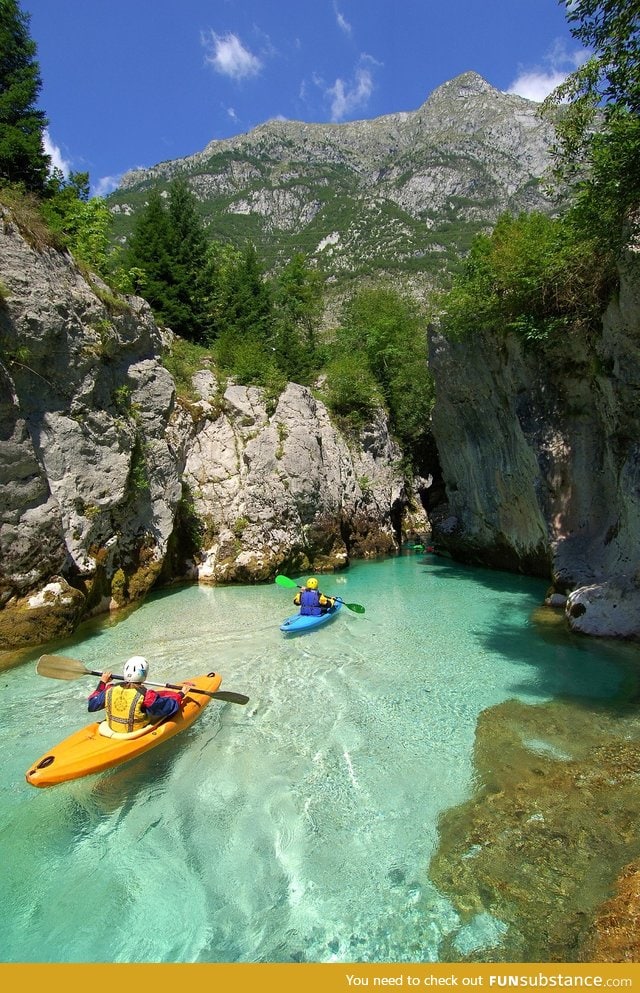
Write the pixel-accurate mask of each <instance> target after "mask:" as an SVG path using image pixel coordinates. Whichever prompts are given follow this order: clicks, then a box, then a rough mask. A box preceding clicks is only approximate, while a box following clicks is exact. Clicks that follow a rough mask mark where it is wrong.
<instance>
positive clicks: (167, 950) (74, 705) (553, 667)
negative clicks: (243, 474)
mask: <svg viewBox="0 0 640 993" xmlns="http://www.w3.org/2000/svg"><path fill="white" fill-rule="evenodd" d="M293 578H295V579H297V581H300V578H299V577H293ZM320 585H321V589H323V591H325V592H326V593H329V594H332V593H333V594H336V595H339V596H341V597H343V598H344V599H345V600H346V601H347V602H356V603H360V604H362V605H364V606H365V608H366V613H365V614H364V615H361V614H357V613H354V612H352V611H349V610H348V609H346V608H343V609H342V611H340V613H339V614H338V615H337V616H336V617H335V619H334V620H332V621H331V622H330V623H329V624H326V625H325V626H323V627H322V628H320V629H318V630H316V631H314V632H311V633H307V634H304V635H300V636H296V637H286V636H285V635H283V634H282V633H281V632H280V631H279V628H278V624H279V622H280V621H281V620H283V619H284V618H285V617H286V616H287V615H289V614H291V613H293V612H294V610H295V608H294V607H293V604H292V592H291V591H288V590H283V589H282V588H280V587H278V586H276V585H264V586H245V587H216V588H209V587H196V586H189V587H184V588H178V589H173V590H171V591H163V592H161V593H157V594H154V595H153V596H151V597H150V598H149V599H148V600H147V601H146V602H145V603H144V604H143V605H142V606H141V607H139V608H138V609H137V610H135V611H133V612H131V613H130V614H129V615H128V616H127V617H125V618H123V619H121V620H118V621H110V622H104V621H102V622H100V623H97V622H96V623H93V622H92V623H91V624H90V625H88V626H85V627H83V628H82V630H81V631H79V632H77V634H76V636H74V637H73V638H69V639H67V640H65V641H60V642H57V643H55V644H50V645H47V646H40V648H39V649H38V651H36V652H33V653H31V654H29V655H25V654H23V655H22V656H21V657H20V658H19V659H18V657H17V656H14V657H11V656H6V657H5V659H4V662H3V665H4V668H3V670H2V671H1V672H0V677H2V695H1V696H0V708H1V716H0V754H1V755H2V774H1V777H0V842H1V845H2V854H3V871H2V874H1V879H0V907H1V918H0V919H1V922H2V927H1V929H0V960H2V961H4V962H47V963H53V962H305V961H307V962H332V961H333V962H383V961H386V962H424V961H438V960H439V956H440V947H441V942H442V940H443V937H444V936H447V935H448V936H449V937H451V935H452V934H454V935H456V940H457V941H459V946H460V948H464V947H471V948H474V947H475V948H481V947H485V946H489V947H490V946H491V943H492V942H495V941H496V940H498V939H499V936H500V934H501V932H502V930H504V924H503V922H501V921H499V920H497V919H494V918H492V917H490V916H489V915H486V914H485V915H479V916H478V917H477V918H476V919H474V920H472V921H467V922H464V923H463V922H462V921H461V920H460V919H459V917H458V915H457V913H456V911H455V909H454V908H453V906H452V905H451V903H450V902H449V900H448V899H447V898H446V896H445V895H443V894H441V893H439V892H438V891H437V889H436V888H435V887H434V885H433V884H432V883H431V882H430V880H429V875H428V867H429V860H430V858H431V856H432V854H433V852H434V849H435V847H436V846H437V843H438V817H439V815H440V814H441V813H442V812H443V811H444V810H446V809H447V808H449V807H451V806H454V805H457V804H459V803H461V802H462V801H464V800H465V799H467V798H468V797H469V796H470V795H471V793H472V792H473V789H474V766H473V745H474V731H475V726H476V721H477V718H478V715H479V714H480V712H481V711H483V710H484V709H485V708H487V707H491V706H493V705H495V704H498V703H501V702H502V701H504V700H507V699H510V698H517V699H519V700H522V701H524V702H527V703H539V702H543V701H548V700H551V699H553V698H555V697H557V696H564V697H575V698H579V699H581V700H582V701H584V702H585V703H586V704H587V705H588V701H589V700H594V701H603V700H606V699H607V698H613V697H615V695H616V694H617V693H618V691H619V688H620V685H621V681H622V680H623V678H624V672H623V668H624V667H623V666H621V665H620V664H619V659H618V657H617V654H616V651H615V650H614V647H612V646H611V645H604V644H602V643H599V642H598V641H597V640H595V639H585V638H577V637H575V636H571V635H570V634H568V633H565V634H563V635H562V636H558V637H556V638H555V639H552V640H550V639H548V638H544V637H542V636H541V634H540V632H539V630H538V629H537V627H536V625H535V624H534V623H533V621H532V612H533V611H534V610H535V609H536V608H538V607H539V605H540V604H541V602H542V600H543V597H544V591H545V588H546V585H547V584H546V583H543V582H541V581H537V580H534V579H530V578H525V577H519V576H514V575H510V574H505V573H499V572H490V571H485V570H480V569H470V568H465V567H462V566H458V565H455V564H453V563H451V562H450V561H448V560H446V559H441V558H436V557H433V556H429V555H425V556H421V555H415V554H413V555H405V556H401V557H398V558H393V559H387V560H384V561H381V562H373V563H365V562H358V563H355V564H354V565H352V566H351V567H350V568H349V569H348V570H347V571H346V572H344V573H342V574H338V575H330V576H324V577H321V583H320ZM45 651H46V652H54V653H59V654H64V655H68V656H72V657H74V658H77V659H81V660H82V661H83V662H84V663H85V665H86V666H87V667H88V668H90V669H96V670H102V669H103V668H106V667H108V668H110V669H111V670H113V671H114V672H121V671H122V665H123V663H124V661H125V660H126V658H127V657H128V656H129V655H131V654H138V653H141V654H144V655H146V656H147V657H148V658H149V660H150V662H151V672H150V676H149V678H150V679H152V680H156V681H162V682H164V681H170V682H180V681H181V680H183V679H185V678H187V677H189V676H191V675H197V674H199V673H202V672H207V671H211V670H215V671H218V672H220V673H222V675H223V684H222V688H223V689H228V690H236V691H238V692H240V693H246V694H247V695H248V696H249V697H250V702H249V703H248V704H247V705H246V706H239V705H236V704H232V703H219V702H217V701H212V702H211V704H209V706H208V707H207V708H206V710H205V711H204V712H203V714H202V716H201V717H200V718H199V719H198V720H197V721H196V722H195V724H193V725H192V727H190V728H189V729H188V730H187V731H185V732H184V733H183V734H182V735H180V736H179V737H177V738H174V739H173V740H171V741H169V742H167V743H165V744H163V745H161V746H160V747H159V748H157V749H155V750H154V751H152V752H150V753H148V754H147V755H144V756H141V757H140V758H138V759H136V760H134V761H132V762H130V763H128V764H125V765H123V766H121V767H119V768H116V769H114V770H111V771H109V772H106V773H103V774H101V775H97V776H92V777H87V778H85V779H80V780H77V781H75V782H72V783H68V784H62V785H59V786H56V787H54V788H51V789H44V790H42V789H34V788H33V787H31V786H29V785H28V784H27V783H26V782H25V779H24V774H25V772H26V770H27V769H28V768H29V767H30V766H31V764H32V763H33V762H34V760H35V759H37V758H38V757H39V756H40V755H43V754H44V753H45V752H46V750H47V749H48V748H49V747H50V746H52V745H53V744H55V743H56V742H58V741H60V740H61V739H62V738H64V737H65V736H67V735H68V734H70V733H71V732H72V731H74V730H76V729H77V728H78V727H80V726H82V725H83V724H86V723H89V721H90V720H91V719H92V718H91V717H90V716H89V715H88V714H87V713H86V697H87V695H88V694H89V693H90V692H91V690H92V689H93V688H94V686H95V685H96V682H97V680H96V679H95V678H94V677H91V676H86V677H82V678H80V679H78V680H77V681H74V682H63V681H58V680H51V679H45V678H43V677H41V676H38V675H37V674H36V672H35V661H36V659H37V657H38V655H40V654H41V653H42V652H45Z"/></svg>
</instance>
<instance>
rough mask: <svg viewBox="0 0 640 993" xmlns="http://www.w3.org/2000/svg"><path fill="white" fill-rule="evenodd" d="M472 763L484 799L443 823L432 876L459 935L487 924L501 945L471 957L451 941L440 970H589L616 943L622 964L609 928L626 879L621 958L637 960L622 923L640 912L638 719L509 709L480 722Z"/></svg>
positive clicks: (566, 703) (628, 713)
mask: <svg viewBox="0 0 640 993" xmlns="http://www.w3.org/2000/svg"><path fill="white" fill-rule="evenodd" d="M475 759H476V768H477V777H478V778H477V783H478V789H477V792H476V794H475V795H474V796H473V797H472V798H471V799H470V800H468V801H467V802H466V803H463V804H462V805H460V806H459V807H457V808H454V809H452V810H449V811H447V812H445V813H444V814H443V816H442V818H441V821H440V825H439V835H440V841H439V846H438V850H437V851H436V853H435V854H434V857H433V859H432V862H431V866H430V875H431V878H432V879H433V881H434V882H435V884H436V885H437V886H438V888H439V889H440V890H442V891H443V892H444V893H445V894H447V895H448V896H449V898H450V899H451V900H452V902H453V903H454V906H455V908H456V910H457V911H458V913H459V914H460V918H461V929H460V933H462V931H463V929H464V927H465V925H466V924H467V923H468V922H470V921H473V920H474V919H476V918H477V917H478V915H487V916H488V917H489V919H491V920H493V921H494V922H495V928H494V934H495V941H494V942H492V943H491V946H490V947H489V946H488V945H484V946H483V947H477V948H474V949H470V948H469V947H468V943H462V942H461V941H460V940H459V939H460V933H458V932H454V933H453V934H451V935H450V936H449V938H448V939H447V947H446V948H443V949H442V954H443V959H444V960H445V961H467V960H470V961H476V962H478V961H482V962H522V961H528V962H575V961H589V960H590V959H589V955H590V954H591V953H592V952H593V953H595V951H596V949H597V950H598V951H597V954H598V955H599V954H603V953H604V946H605V937H606V934H607V933H608V934H609V937H610V938H611V939H612V940H611V942H610V943H609V953H610V954H616V942H615V941H614V940H613V939H614V937H615V936H614V935H613V934H612V933H611V929H610V928H609V927H608V925H607V923H606V921H607V919H610V915H611V913H612V912H613V911H612V909H611V905H610V904H608V901H609V900H610V898H611V894H612V893H613V891H614V887H615V885H616V881H617V880H620V879H621V880H625V879H626V880H627V882H626V884H625V890H624V895H623V894H620V897H619V902H617V903H616V908H617V910H618V912H619V913H620V917H619V919H618V924H617V928H616V931H617V939H619V941H620V945H619V948H618V950H620V949H621V948H622V946H625V948H626V949H627V951H626V952H625V954H627V953H629V951H630V950H633V948H634V936H633V935H632V934H631V933H629V931H628V924H629V920H628V919H626V918H625V917H624V914H625V913H626V912H627V911H631V912H635V914H636V916H637V907H638V904H637V894H638V890H637V889H636V888H635V887H636V884H637V874H635V873H634V877H633V878H631V877H630V876H629V877H628V876H627V873H628V870H627V867H628V866H629V865H631V864H632V863H635V864H636V865H637V860H638V858H639V857H640V839H639V838H638V832H637V787H638V775H639V774H640V721H639V719H638V714H637V708H636V707H634V706H617V707H616V706H607V705H606V704H603V705H601V706H597V705H595V704H594V703H593V702H592V703H591V705H590V706H589V707H585V706H584V703H583V701H580V700H576V701H572V700H558V701H554V702H550V703H546V704H541V705H539V706H528V705H526V704H524V703H521V702H519V701H516V700H508V701H506V702H505V703H502V704H500V705H498V706H496V707H493V708H490V709H489V710H487V711H484V712H483V713H482V714H481V715H480V719H479V722H478V727H477V733H476V746H475ZM634 901H635V902H634ZM634 907H635V911H634ZM636 936H637V932H636ZM601 940H602V944H600V941H601ZM635 947H637V941H636V942H635ZM469 956H470V957H469ZM595 960H596V961H597V960H598V959H595ZM603 960H604V961H618V959H614V958H610V959H603ZM623 960H624V959H623ZM626 960H627V961H628V960H629V959H626Z"/></svg>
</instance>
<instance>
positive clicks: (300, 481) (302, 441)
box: [184, 375, 427, 582]
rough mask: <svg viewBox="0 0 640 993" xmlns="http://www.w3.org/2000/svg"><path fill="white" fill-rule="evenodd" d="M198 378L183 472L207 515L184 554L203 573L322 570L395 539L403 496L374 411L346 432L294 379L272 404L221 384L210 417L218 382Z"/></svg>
mask: <svg viewBox="0 0 640 993" xmlns="http://www.w3.org/2000/svg"><path fill="white" fill-rule="evenodd" d="M197 385H198V387H199V389H200V392H201V395H202V401H201V403H200V405H199V410H200V413H201V417H200V418H199V419H198V420H197V422H196V423H195V424H194V426H193V436H192V438H191V439H190V440H189V442H188V446H187V448H188V451H187V457H186V464H185V471H184V479H185V483H186V484H187V486H188V488H189V491H190V494H191V497H192V499H193V506H194V508H195V511H196V513H197V515H198V517H199V518H200V519H201V520H202V521H203V522H204V535H203V542H202V548H201V551H200V554H199V555H198V556H197V557H196V559H195V560H194V562H193V566H192V568H193V570H194V571H195V574H196V575H197V576H198V578H199V579H200V580H201V581H215V582H220V581H234V580H236V581H243V582H247V581H255V580H265V579H268V578H270V577H272V576H273V575H274V573H275V572H276V570H277V569H278V568H281V569H282V570H283V571H284V570H285V569H291V570H292V571H295V570H298V571H302V570H305V569H313V570H314V571H322V570H330V569H335V568H339V567H341V566H345V565H346V564H347V561H348V558H350V557H359V558H363V557H367V556H370V555H380V554H385V553H392V552H394V551H396V550H397V547H398V539H399V523H400V518H401V516H402V512H403V508H404V507H405V505H406V503H407V497H406V494H405V487H404V481H403V478H402V475H401V473H400V471H399V468H398V466H399V460H400V451H399V449H398V448H397V446H396V444H395V443H394V442H393V441H392V440H391V439H390V436H389V433H388V429H387V425H386V421H385V419H384V417H383V416H382V414H380V415H379V417H378V418H377V419H376V420H375V421H374V422H373V423H371V424H370V425H368V426H367V428H366V429H365V430H364V431H363V432H362V435H361V437H360V438H359V439H358V441H357V443H356V442H355V441H354V442H353V443H352V444H349V443H348V442H347V441H346V440H345V438H343V437H342V436H341V435H340V434H338V433H337V432H336V430H335V428H334V427H333V426H332V424H331V422H330V420H329V415H328V413H327V410H326V408H325V407H324V405H323V404H322V403H320V402H319V401H317V400H315V399H314V397H313V395H312V394H311V392H310V391H309V390H308V389H306V388H304V387H302V386H298V385H295V384H293V383H290V384H289V385H288V386H287V388H286V390H285V391H284V393H283V394H282V395H281V396H280V398H279V400H278V403H277V406H276V408H275V411H274V412H273V413H272V414H271V415H269V414H268V413H267V408H266V398H265V396H264V392H263V391H262V390H260V389H257V388H255V387H243V386H229V387H228V388H227V389H226V391H225V393H224V398H223V404H222V410H221V411H220V412H219V413H218V415H217V416H215V417H212V416H211V409H212V405H211V398H212V397H213V396H214V395H215V394H216V390H217V383H216V381H215V379H214V377H213V376H212V375H211V376H210V377H209V379H208V380H207V377H206V376H202V375H201V376H200V378H199V379H198V381H197ZM416 502H417V503H418V505H419V501H416ZM418 514H419V516H421V523H422V526H423V527H424V528H426V527H427V522H426V516H425V515H424V512H422V513H421V515H420V512H419V511H418ZM394 515H395V519H394Z"/></svg>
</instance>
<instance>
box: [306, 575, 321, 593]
mask: <svg viewBox="0 0 640 993" xmlns="http://www.w3.org/2000/svg"><path fill="white" fill-rule="evenodd" d="M307 589H308V590H317V589H318V580H317V579H313V577H312V578H311V579H307Z"/></svg>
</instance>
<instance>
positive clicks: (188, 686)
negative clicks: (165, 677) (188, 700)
mask: <svg viewBox="0 0 640 993" xmlns="http://www.w3.org/2000/svg"><path fill="white" fill-rule="evenodd" d="M192 688H193V683H190V682H188V681H187V682H185V683H183V684H182V686H181V687H180V692H181V693H182V695H183V696H186V695H187V693H188V692H189V690H190V689H192Z"/></svg>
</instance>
